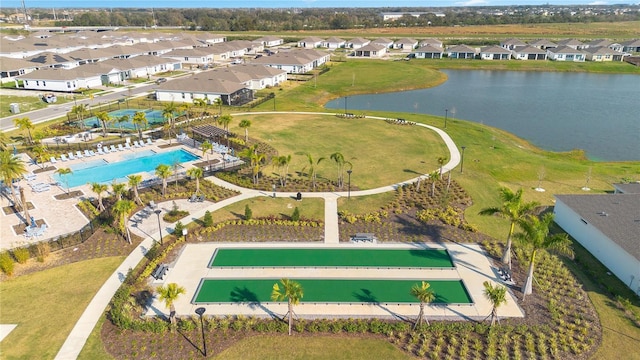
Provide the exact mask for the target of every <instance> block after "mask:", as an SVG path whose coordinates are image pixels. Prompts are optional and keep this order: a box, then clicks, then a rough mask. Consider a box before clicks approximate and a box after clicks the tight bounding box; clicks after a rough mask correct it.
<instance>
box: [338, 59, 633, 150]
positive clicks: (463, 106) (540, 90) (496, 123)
mask: <svg viewBox="0 0 640 360" xmlns="http://www.w3.org/2000/svg"><path fill="white" fill-rule="evenodd" d="M443 72H444V73H446V74H447V75H448V77H449V78H448V80H447V81H446V82H445V83H444V84H442V85H440V86H437V87H434V88H430V89H422V90H413V91H404V92H397V93H388V94H376V95H359V96H350V97H348V99H347V110H348V111H349V112H356V111H359V110H383V111H397V112H405V113H421V114H431V115H438V116H442V117H444V116H445V109H448V112H446V115H448V118H449V119H452V118H456V119H465V120H469V121H475V122H479V123H483V124H486V125H490V126H493V127H497V128H500V129H503V130H506V131H508V132H510V133H513V134H515V135H517V136H519V137H521V138H524V139H527V140H529V141H530V142H531V143H533V144H535V145H536V146H539V147H541V148H543V149H546V150H552V151H568V150H572V149H583V150H585V151H586V153H587V156H588V157H589V158H590V159H593V160H603V161H629V160H640V76H638V75H617V74H613V75H611V74H587V73H556V72H524V71H523V72H518V71H488V70H487V71H485V70H444V71H443ZM344 105H345V99H344V98H339V99H335V100H332V101H330V102H329V103H327V105H326V107H327V108H331V109H344ZM399 117H405V118H407V119H408V120H410V118H411V116H410V115H406V114H405V115H401V116H400V115H399Z"/></svg>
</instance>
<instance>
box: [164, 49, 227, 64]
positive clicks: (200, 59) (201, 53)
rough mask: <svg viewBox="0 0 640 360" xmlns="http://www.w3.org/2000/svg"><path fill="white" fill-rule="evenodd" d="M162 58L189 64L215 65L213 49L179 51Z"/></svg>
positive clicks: (171, 52)
mask: <svg viewBox="0 0 640 360" xmlns="http://www.w3.org/2000/svg"><path fill="white" fill-rule="evenodd" d="M161 57H163V58H166V59H174V60H178V61H181V62H182V63H187V64H196V65H205V64H213V58H214V55H213V47H207V48H195V49H177V50H172V51H169V52H168V53H164V54H162V55H161Z"/></svg>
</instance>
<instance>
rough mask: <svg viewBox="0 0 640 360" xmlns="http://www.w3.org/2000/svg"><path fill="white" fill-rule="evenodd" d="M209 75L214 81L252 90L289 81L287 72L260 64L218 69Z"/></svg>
mask: <svg viewBox="0 0 640 360" xmlns="http://www.w3.org/2000/svg"><path fill="white" fill-rule="evenodd" d="M208 73H209V74H211V77H212V78H214V79H219V80H227V81H235V82H238V83H241V84H243V85H245V86H246V87H247V88H249V89H251V90H261V89H264V88H266V87H273V86H278V85H280V84H282V83H283V82H285V81H286V80H287V72H286V71H284V70H279V69H276V68H273V67H270V66H264V65H258V64H242V65H237V66H232V67H227V68H217V69H214V70H212V71H210V72H208Z"/></svg>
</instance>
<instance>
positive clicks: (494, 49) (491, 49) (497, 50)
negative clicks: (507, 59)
mask: <svg viewBox="0 0 640 360" xmlns="http://www.w3.org/2000/svg"><path fill="white" fill-rule="evenodd" d="M480 52H481V53H490V54H509V55H511V51H509V50H507V49H505V48H503V47H500V46H495V45H492V46H485V47H483V48H481V49H480Z"/></svg>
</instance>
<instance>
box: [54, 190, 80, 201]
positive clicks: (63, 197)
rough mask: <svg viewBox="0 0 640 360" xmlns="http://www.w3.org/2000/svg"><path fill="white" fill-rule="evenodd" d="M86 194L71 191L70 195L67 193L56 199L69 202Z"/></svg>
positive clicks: (57, 196) (59, 195)
mask: <svg viewBox="0 0 640 360" xmlns="http://www.w3.org/2000/svg"><path fill="white" fill-rule="evenodd" d="M83 195H84V193H83V192H82V191H80V190H75V191H70V192H69V193H68V194H67V193H66V192H65V193H64V194H58V195H56V196H54V197H55V199H56V200H68V199H73V198H77V197H78V196H83Z"/></svg>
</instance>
